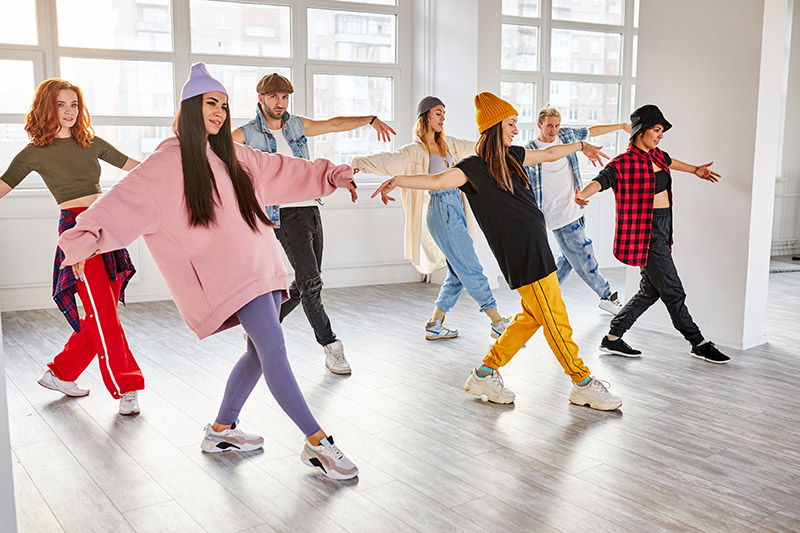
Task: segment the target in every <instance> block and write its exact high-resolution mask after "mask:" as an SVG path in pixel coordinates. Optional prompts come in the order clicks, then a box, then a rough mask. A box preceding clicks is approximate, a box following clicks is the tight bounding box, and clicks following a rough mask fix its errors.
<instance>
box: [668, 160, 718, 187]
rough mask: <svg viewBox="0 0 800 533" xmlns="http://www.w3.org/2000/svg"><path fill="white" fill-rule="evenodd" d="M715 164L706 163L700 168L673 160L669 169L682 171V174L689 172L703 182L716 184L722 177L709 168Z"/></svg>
mask: <svg viewBox="0 0 800 533" xmlns="http://www.w3.org/2000/svg"><path fill="white" fill-rule="evenodd" d="M713 164H714V162H713V161H712V162H711V163H706V164H705V165H700V166H699V167H698V166H695V165H690V164H688V163H684V162H683V161H679V160H677V159H674V158H673V159H672V163H670V165H669V168H670V169H671V170H680V171H681V172H689V173H690V174H694V175H695V176H697V177H698V178H700V179H701V180H706V181H710V182H712V183H716V182H718V181H719V178H721V177H722V176H720V175H719V174H717V173H716V172H714V171H713V170H711V169H710V168H708V167H710V166H711V165H713Z"/></svg>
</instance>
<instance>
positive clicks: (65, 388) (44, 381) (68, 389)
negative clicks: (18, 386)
mask: <svg viewBox="0 0 800 533" xmlns="http://www.w3.org/2000/svg"><path fill="white" fill-rule="evenodd" d="M39 385H41V386H42V387H44V388H45V389H50V390H55V391H58V392H60V393H62V394H66V395H67V396H72V397H80V396H86V395H87V394H89V389H82V388H80V387H78V384H77V383H75V382H74V381H64V380H61V379H58V378H57V377H56V375H55V374H53V371H52V370H50V369H49V368H48V369H47V370H46V371H45V373H44V375H43V376H42V377H41V378H39Z"/></svg>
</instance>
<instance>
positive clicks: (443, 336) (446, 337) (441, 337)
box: [425, 333, 458, 341]
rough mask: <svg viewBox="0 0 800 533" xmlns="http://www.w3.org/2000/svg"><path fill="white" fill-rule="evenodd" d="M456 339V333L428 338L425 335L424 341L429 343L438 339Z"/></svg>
mask: <svg viewBox="0 0 800 533" xmlns="http://www.w3.org/2000/svg"><path fill="white" fill-rule="evenodd" d="M456 337H458V333H456V334H455V335H437V336H435V337H429V336H427V335H425V339H426V340H429V341H438V340H439V339H454V338H456Z"/></svg>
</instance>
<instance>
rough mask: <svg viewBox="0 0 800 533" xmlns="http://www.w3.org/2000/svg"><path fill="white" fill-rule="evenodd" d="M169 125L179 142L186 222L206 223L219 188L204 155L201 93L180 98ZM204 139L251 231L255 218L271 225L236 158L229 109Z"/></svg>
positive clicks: (255, 226)
mask: <svg viewBox="0 0 800 533" xmlns="http://www.w3.org/2000/svg"><path fill="white" fill-rule="evenodd" d="M173 129H174V130H175V133H176V134H177V135H178V140H179V141H180V144H181V164H182V166H183V199H184V203H185V205H186V210H187V211H188V213H189V224H190V225H192V226H203V227H208V226H210V225H212V224H214V223H215V222H216V216H215V214H214V207H215V206H216V204H217V201H218V200H219V190H218V189H217V182H216V180H215V179H214V173H213V172H211V165H209V163H208V157H207V156H206V128H205V125H204V122H203V95H202V94H201V95H198V96H194V97H192V98H187V99H186V100H184V101H183V102H181V108H180V110H179V111H178V116H177V117H176V118H175V125H174V126H173ZM208 142H209V144H211V149H212V150H213V151H214V153H215V154H217V157H219V158H220V159H221V160H222V162H223V163H225V166H226V167H227V169H228V175H229V176H230V179H231V183H232V184H233V190H234V192H235V193H236V201H237V202H238V203H239V212H240V213H241V214H242V218H243V219H244V221H245V222H247V225H248V226H250V228H251V229H252V230H253V231H261V230H260V229H259V227H258V222H259V221H261V222H262V223H264V224H266V225H268V226H274V224H273V223H272V222H271V221H270V220H269V218H267V215H266V214H265V213H264V210H263V208H262V207H261V206H260V205H259V203H258V200H257V199H256V193H255V191H254V190H253V181H252V180H251V179H250V175H249V174H248V173H247V171H246V170H245V169H244V167H243V166H242V165H241V163H239V160H238V159H237V158H236V152H234V150H233V138H232V137H231V117H230V113H227V112H226V113H225V121H224V122H223V123H222V127H221V128H220V130H219V133H217V134H216V135H209V136H208Z"/></svg>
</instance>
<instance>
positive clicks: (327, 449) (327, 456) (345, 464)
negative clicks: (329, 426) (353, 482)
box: [300, 435, 358, 480]
mask: <svg viewBox="0 0 800 533" xmlns="http://www.w3.org/2000/svg"><path fill="white" fill-rule="evenodd" d="M325 439H327V441H328V443H327V444H326V443H325ZM325 439H323V441H322V442H321V443H320V445H319V446H314V445H313V444H311V443H310V442H308V439H306V442H305V445H304V446H303V451H302V452H300V460H301V461H303V463H304V464H307V465H308V466H310V467H312V468H316V469H318V470H319V471H320V472H322V473H323V474H325V475H326V476H328V477H329V478H332V479H340V480H341V479H352V478H354V477H356V476H357V475H358V468H356V465H354V464H353V462H352V461H351V460H350V459H348V458H347V457H346V456H345V455H344V454H343V453H342V451H341V450H340V449H339V447H338V446H336V444H334V442H333V437H332V436H331V435H328V436H327V437H325Z"/></svg>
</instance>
